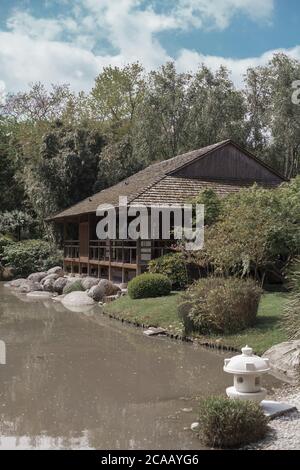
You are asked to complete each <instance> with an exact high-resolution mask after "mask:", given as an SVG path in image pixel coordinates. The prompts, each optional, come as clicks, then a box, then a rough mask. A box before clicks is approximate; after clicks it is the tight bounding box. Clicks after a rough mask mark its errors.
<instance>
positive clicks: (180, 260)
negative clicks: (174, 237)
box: [148, 253, 188, 290]
mask: <svg viewBox="0 0 300 470" xmlns="http://www.w3.org/2000/svg"><path fill="white" fill-rule="evenodd" d="M148 266H149V272H150V273H159V274H164V275H165V276H167V277H168V279H170V281H171V283H172V288H173V289H174V290H181V289H183V288H184V287H185V286H186V285H187V284H188V274H187V266H186V260H185V257H184V255H183V253H168V254H166V255H164V256H161V257H160V258H157V259H154V260H152V261H150V262H149V264H148Z"/></svg>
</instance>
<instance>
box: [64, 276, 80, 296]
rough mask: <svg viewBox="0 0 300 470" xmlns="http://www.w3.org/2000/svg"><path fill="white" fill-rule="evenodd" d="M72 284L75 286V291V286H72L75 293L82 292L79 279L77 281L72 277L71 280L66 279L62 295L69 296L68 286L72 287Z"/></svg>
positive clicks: (76, 278)
mask: <svg viewBox="0 0 300 470" xmlns="http://www.w3.org/2000/svg"><path fill="white" fill-rule="evenodd" d="M73 284H77V287H76V289H75V286H74V289H75V291H81V292H82V284H81V279H79V278H78V277H74V278H72V279H70V278H68V282H67V283H66V285H65V287H64V289H63V294H69V293H70V292H68V288H69V287H70V286H72V285H73Z"/></svg>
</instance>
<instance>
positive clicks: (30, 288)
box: [18, 279, 42, 294]
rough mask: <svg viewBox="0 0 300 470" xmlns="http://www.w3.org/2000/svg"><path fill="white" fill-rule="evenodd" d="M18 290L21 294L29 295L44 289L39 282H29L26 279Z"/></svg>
mask: <svg viewBox="0 0 300 470" xmlns="http://www.w3.org/2000/svg"><path fill="white" fill-rule="evenodd" d="M18 290H19V292H22V293H24V294H25V293H26V294H27V293H28V292H34V291H40V290H42V287H41V285H40V283H39V282H33V281H28V279H26V280H25V281H23V283H22V284H21V285H20V287H19V288H18Z"/></svg>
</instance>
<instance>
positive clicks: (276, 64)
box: [246, 54, 300, 178]
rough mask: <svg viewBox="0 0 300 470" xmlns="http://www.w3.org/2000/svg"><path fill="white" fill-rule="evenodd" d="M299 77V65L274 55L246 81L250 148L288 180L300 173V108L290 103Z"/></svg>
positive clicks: (248, 76) (253, 71) (294, 61)
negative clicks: (256, 151)
mask: <svg viewBox="0 0 300 470" xmlns="http://www.w3.org/2000/svg"><path fill="white" fill-rule="evenodd" d="M299 76H300V63H299V61H297V60H294V59H291V58H290V57H288V56H287V55H285V54H275V55H274V56H273V58H272V59H271V60H270V62H269V63H268V64H267V65H266V66H264V67H258V68H254V69H250V70H249V71H248V74H247V77H246V85H247V87H246V97H247V104H248V111H249V114H248V116H249V122H248V125H249V127H250V132H249V136H250V137H249V139H250V142H249V145H250V146H252V148H254V150H259V151H260V152H261V156H262V157H264V159H265V160H266V161H267V162H269V163H270V164H271V165H273V166H274V167H275V168H277V169H278V170H279V171H281V172H282V173H283V174H284V175H285V176H287V177H288V178H291V177H293V176H296V175H297V174H298V173H299V171H300V106H297V105H295V104H294V103H293V102H292V92H293V89H292V84H293V82H294V81H295V80H298V79H299Z"/></svg>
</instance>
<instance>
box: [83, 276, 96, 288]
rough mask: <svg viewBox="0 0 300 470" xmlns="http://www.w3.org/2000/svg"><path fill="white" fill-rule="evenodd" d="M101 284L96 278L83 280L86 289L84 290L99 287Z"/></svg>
mask: <svg viewBox="0 0 300 470" xmlns="http://www.w3.org/2000/svg"><path fill="white" fill-rule="evenodd" d="M98 282H99V279H97V278H96V277H89V276H88V277H84V278H82V279H81V285H82V287H83V288H84V290H88V289H91V287H93V286H97V284H98Z"/></svg>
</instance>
